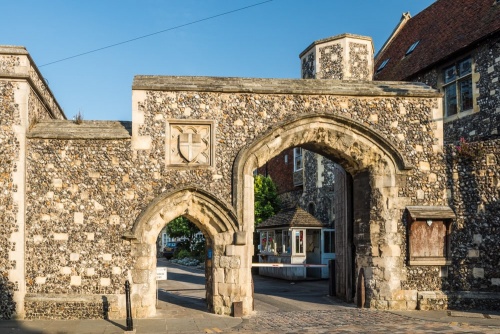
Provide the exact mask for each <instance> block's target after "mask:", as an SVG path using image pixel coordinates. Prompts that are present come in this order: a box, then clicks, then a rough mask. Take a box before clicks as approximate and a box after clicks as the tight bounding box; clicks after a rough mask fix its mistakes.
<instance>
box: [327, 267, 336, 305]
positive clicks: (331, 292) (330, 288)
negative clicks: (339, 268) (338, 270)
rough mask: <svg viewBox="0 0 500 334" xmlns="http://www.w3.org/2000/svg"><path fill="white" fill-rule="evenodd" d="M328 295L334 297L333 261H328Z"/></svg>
mask: <svg viewBox="0 0 500 334" xmlns="http://www.w3.org/2000/svg"><path fill="white" fill-rule="evenodd" d="M328 273H329V275H328V276H329V277H328V295H329V296H332V297H334V296H335V295H336V294H337V293H336V284H335V260H330V261H328Z"/></svg>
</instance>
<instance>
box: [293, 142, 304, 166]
mask: <svg viewBox="0 0 500 334" xmlns="http://www.w3.org/2000/svg"><path fill="white" fill-rule="evenodd" d="M303 167H304V165H303V161H302V148H300V147H294V148H293V171H294V172H297V171H299V170H302V168H303Z"/></svg>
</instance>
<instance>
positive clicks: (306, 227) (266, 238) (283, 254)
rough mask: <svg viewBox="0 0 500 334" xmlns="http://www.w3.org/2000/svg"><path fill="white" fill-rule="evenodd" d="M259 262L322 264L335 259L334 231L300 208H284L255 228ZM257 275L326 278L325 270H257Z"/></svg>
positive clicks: (305, 268)
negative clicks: (257, 235) (257, 234)
mask: <svg viewBox="0 0 500 334" xmlns="http://www.w3.org/2000/svg"><path fill="white" fill-rule="evenodd" d="M257 232H258V233H259V251H258V256H259V263H283V264H324V265H328V261H329V260H331V259H335V230H334V229H331V228H325V227H324V225H323V224H322V223H321V222H320V221H319V220H318V219H316V218H315V217H314V216H312V215H311V214H309V213H307V212H306V211H305V210H303V209H302V208H300V207H294V208H290V209H285V210H282V211H280V212H279V213H277V214H276V215H275V216H272V217H271V218H269V219H267V220H265V221H263V222H262V223H261V224H260V225H259V226H258V227H257ZM259 275H264V276H272V277H278V278H284V279H288V280H303V279H307V278H328V267H327V266H326V267H307V266H300V267H278V266H275V267H260V268H259Z"/></svg>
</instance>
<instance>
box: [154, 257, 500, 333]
mask: <svg viewBox="0 0 500 334" xmlns="http://www.w3.org/2000/svg"><path fill="white" fill-rule="evenodd" d="M168 271H169V281H168V283H167V284H166V285H165V293H166V300H168V301H169V302H172V301H173V300H175V299H177V300H178V301H176V302H175V304H176V305H177V306H180V305H181V304H182V305H183V306H184V307H189V306H191V307H193V309H196V310H199V311H202V310H204V308H205V301H204V299H203V297H204V295H205V290H204V275H203V273H202V272H199V271H196V270H193V269H186V268H180V267H175V266H172V265H169V268H168ZM187 271H191V272H192V273H193V274H192V275H188V274H187ZM178 279H180V280H182V281H183V282H182V283H181V282H176V280H178ZM177 284H187V286H189V287H190V288H188V289H186V290H181V289H175V288H173V286H177ZM254 285H255V295H254V298H255V312H254V314H252V315H251V316H247V317H244V318H243V319H242V322H241V323H239V324H237V325H235V326H232V327H231V328H229V327H224V328H220V327H215V328H209V327H205V328H203V332H205V333H217V332H219V331H221V332H223V333H273V334H276V333H381V332H387V331H390V332H392V333H497V334H498V333H500V315H498V314H487V315H486V316H489V317H490V319H488V318H486V317H485V316H484V315H483V314H481V313H465V312H454V311H449V312H446V311H443V312H423V311H414V312H398V313H395V312H383V311H376V310H368V309H358V308H355V307H354V306H353V305H352V304H347V303H344V302H342V301H340V300H337V299H335V298H331V297H329V296H328V295H327V292H328V282H327V281H326V280H320V281H305V282H288V281H283V280H278V279H273V278H266V277H261V276H258V275H257V276H254ZM160 291H161V290H160ZM160 296H162V294H160ZM186 297H187V298H186ZM181 300H182V302H181ZM166 307H167V308H168V307H172V304H170V306H166ZM190 312H192V311H190ZM162 316H165V315H162ZM221 327H222V326H221ZM172 333H174V332H172Z"/></svg>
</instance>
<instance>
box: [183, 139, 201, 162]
mask: <svg viewBox="0 0 500 334" xmlns="http://www.w3.org/2000/svg"><path fill="white" fill-rule="evenodd" d="M178 138H179V153H180V154H181V156H182V157H183V158H184V159H186V160H187V162H192V161H193V160H194V159H196V158H197V157H198V155H199V154H200V153H201V151H202V143H201V135H200V134H197V133H181V134H180V135H179V137H178Z"/></svg>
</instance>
